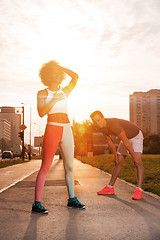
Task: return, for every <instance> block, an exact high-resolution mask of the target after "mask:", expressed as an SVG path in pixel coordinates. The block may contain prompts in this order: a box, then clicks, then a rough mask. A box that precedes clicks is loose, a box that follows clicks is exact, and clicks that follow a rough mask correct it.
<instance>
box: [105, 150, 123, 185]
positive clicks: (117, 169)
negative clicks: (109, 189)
mask: <svg viewBox="0 0 160 240" xmlns="http://www.w3.org/2000/svg"><path fill="white" fill-rule="evenodd" d="M125 157H126V156H122V155H121V154H118V164H116V165H115V166H114V169H113V172H112V176H111V179H110V182H109V185H110V186H113V185H114V184H115V181H116V180H117V177H118V176H119V174H120V171H121V169H122V165H123V162H124V159H125Z"/></svg>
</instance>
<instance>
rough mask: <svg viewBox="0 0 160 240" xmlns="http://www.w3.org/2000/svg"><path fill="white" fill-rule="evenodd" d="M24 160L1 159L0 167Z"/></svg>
mask: <svg viewBox="0 0 160 240" xmlns="http://www.w3.org/2000/svg"><path fill="white" fill-rule="evenodd" d="M24 162H25V161H22V160H21V159H9V160H2V161H0V168H5V167H8V166H12V165H15V164H20V163H24Z"/></svg>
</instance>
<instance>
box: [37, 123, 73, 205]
mask: <svg viewBox="0 0 160 240" xmlns="http://www.w3.org/2000/svg"><path fill="white" fill-rule="evenodd" d="M58 145H60V148H61V152H62V157H63V165H64V169H65V180H66V184H67V189H68V195H69V197H70V198H73V197H74V176H73V159H74V140H73V133H72V129H71V126H70V124H58V125H54V123H49V124H47V125H46V129H45V133H44V137H43V148H42V164H41V168H40V170H39V173H38V175H37V179H36V187H35V201H41V195H42V190H43V186H44V183H45V178H46V175H47V173H48V170H49V169H50V166H51V164H52V161H53V157H54V155H55V152H56V150H57V147H58Z"/></svg>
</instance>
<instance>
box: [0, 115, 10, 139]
mask: <svg viewBox="0 0 160 240" xmlns="http://www.w3.org/2000/svg"><path fill="white" fill-rule="evenodd" d="M0 139H6V140H8V141H11V123H10V122H9V121H7V120H6V119H2V120H0Z"/></svg>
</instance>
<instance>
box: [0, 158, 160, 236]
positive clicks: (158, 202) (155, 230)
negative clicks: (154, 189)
mask: <svg viewBox="0 0 160 240" xmlns="http://www.w3.org/2000/svg"><path fill="white" fill-rule="evenodd" d="M39 167H40V161H39V160H32V161H30V162H27V163H23V164H20V165H14V166H11V167H7V168H5V169H0V239H1V240H52V239H53V240H133V239H136V240H159V239H160V198H159V197H158V196H157V195H154V194H150V193H147V192H143V196H144V198H143V199H141V200H138V201H136V200H132V199H131V196H132V194H133V193H134V190H135V186H133V185H131V184H129V183H126V182H125V181H122V180H120V179H118V180H117V182H116V184H115V195H112V196H111V195H110V196H102V195H97V191H98V190H100V189H101V188H103V187H104V186H105V185H106V184H107V183H108V181H109V178H110V175H109V174H107V173H105V172H103V171H101V170H99V169H97V168H94V167H91V166H89V165H87V164H83V163H81V162H80V161H78V160H77V159H75V160H74V176H75V193H76V196H77V197H78V199H79V200H80V201H81V202H82V203H84V204H85V205H86V210H79V209H71V208H67V198H68V196H67V188H66V185H65V180H64V170H63V161H62V160H58V159H56V160H54V161H53V164H52V166H51V168H50V170H49V172H48V175H47V177H46V182H45V187H44V190H43V194H42V204H43V205H44V206H45V208H47V210H48V211H49V214H48V215H37V214H32V213H31V206H32V203H33V201H34V186H35V179H36V176H37V170H38V169H39Z"/></svg>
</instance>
